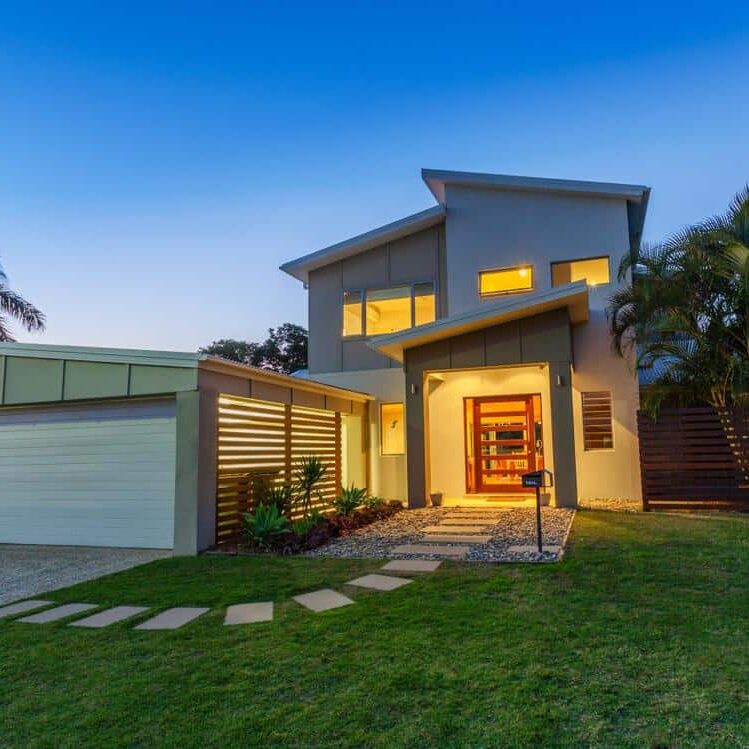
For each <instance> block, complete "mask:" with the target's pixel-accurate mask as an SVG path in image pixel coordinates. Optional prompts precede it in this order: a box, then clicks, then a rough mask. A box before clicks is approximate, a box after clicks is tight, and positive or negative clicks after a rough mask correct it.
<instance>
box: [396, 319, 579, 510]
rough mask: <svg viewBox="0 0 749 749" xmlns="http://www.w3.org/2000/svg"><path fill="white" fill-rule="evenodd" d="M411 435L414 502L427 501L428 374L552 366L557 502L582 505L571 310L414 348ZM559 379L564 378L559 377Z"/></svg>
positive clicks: (409, 358) (409, 377) (409, 384)
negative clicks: (533, 365)
mask: <svg viewBox="0 0 749 749" xmlns="http://www.w3.org/2000/svg"><path fill="white" fill-rule="evenodd" d="M405 354H406V357H405V371H406V393H407V396H406V440H407V445H408V456H407V458H408V502H409V506H410V507H423V506H424V504H425V503H426V487H427V463H426V451H425V399H426V397H427V394H426V393H425V392H424V383H425V376H426V374H427V373H428V372H439V371H444V370H451V369H468V368H474V367H495V366H502V365H509V364H542V363H548V365H549V379H550V382H551V390H550V399H551V404H550V405H551V421H552V424H551V426H552V432H553V434H554V435H555V438H554V440H553V455H554V466H555V469H556V476H555V479H556V502H557V505H559V506H562V507H575V506H577V475H576V464H575V430H574V424H573V419H572V383H571V362H572V339H571V334H570V324H569V318H568V316H567V311H566V310H559V311H554V312H547V313H544V314H542V315H535V316H533V317H528V318H525V319H522V320H518V321H515V322H511V323H506V324H505V325H497V326H495V327H492V328H487V329H486V330H481V331H477V332H476V333H467V334H464V335H460V336H455V337H454V338H449V339H447V340H444V341H438V342H435V343H430V344H426V345H424V346H419V347H416V348H413V349H408V350H407V351H406V352H405ZM558 378H559V379H558Z"/></svg>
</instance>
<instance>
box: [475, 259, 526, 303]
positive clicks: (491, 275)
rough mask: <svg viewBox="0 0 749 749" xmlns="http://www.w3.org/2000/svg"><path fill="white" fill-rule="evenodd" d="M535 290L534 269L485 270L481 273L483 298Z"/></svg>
mask: <svg viewBox="0 0 749 749" xmlns="http://www.w3.org/2000/svg"><path fill="white" fill-rule="evenodd" d="M532 288H533V269H532V268H531V267H530V266H528V265H524V266H520V267H517V268H502V269H501V270H485V271H482V272H481V273H479V291H480V293H481V296H490V295H492V294H509V293H511V292H513V291H529V290H531V289H532Z"/></svg>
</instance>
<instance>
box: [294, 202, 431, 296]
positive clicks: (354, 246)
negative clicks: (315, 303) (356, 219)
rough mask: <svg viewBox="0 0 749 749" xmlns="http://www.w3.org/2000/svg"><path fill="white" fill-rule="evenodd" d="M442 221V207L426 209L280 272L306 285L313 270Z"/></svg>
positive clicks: (304, 258) (334, 246) (310, 256)
mask: <svg viewBox="0 0 749 749" xmlns="http://www.w3.org/2000/svg"><path fill="white" fill-rule="evenodd" d="M444 220H445V208H444V206H441V205H436V206H433V207H432V208H427V209H426V210H425V211H420V212H419V213H414V214H412V215H410V216H406V217H405V218H402V219H399V220H398V221H393V222H392V223H390V224H385V226H380V227H378V228H377V229H372V231H368V232H365V233H364V234H359V235H358V236H356V237H352V238H351V239H347V240H345V241H343V242H339V243H338V244H334V245H331V246H330V247H325V248H323V249H322V250H317V252H312V253H310V254H309V255H304V256H303V257H300V258H297V259H296V260H290V261H289V262H288V263H284V264H283V265H282V266H281V270H282V271H284V273H288V274H289V275H290V276H293V277H294V278H297V279H299V280H300V281H302V282H303V283H307V282H308V281H309V274H310V272H311V271H313V270H317V269H318V268H323V267H325V266H326V265H330V264H331V263H335V262H337V261H339V260H345V259H346V258H349V257H352V256H354V255H358V254H359V253H360V252H364V251H365V250H370V249H372V248H373V247H377V246H378V245H381V244H385V243H386V242H393V241H395V240H396V239H401V238H402V237H407V236H408V235H410V234H415V233H416V232H418V231H422V230H424V229H429V228H430V227H432V226H436V225H437V224H441V223H442V222H443V221H444Z"/></svg>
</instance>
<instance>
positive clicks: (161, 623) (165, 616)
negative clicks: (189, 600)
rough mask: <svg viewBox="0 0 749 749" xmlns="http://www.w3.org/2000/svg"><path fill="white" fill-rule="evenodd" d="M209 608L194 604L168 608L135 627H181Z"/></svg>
mask: <svg viewBox="0 0 749 749" xmlns="http://www.w3.org/2000/svg"><path fill="white" fill-rule="evenodd" d="M209 610H210V609H204V608H198V607H194V606H185V607H177V608H173V609H167V610H166V611H162V612H161V613H160V614H157V615H156V616H154V617H153V619H148V620H147V621H145V622H143V624H139V625H138V626H137V627H135V629H179V628H180V627H184V625H185V624H189V623H190V622H191V621H192V620H193V619H197V618H198V617H199V616H202V615H203V614H205V612H206V611H209Z"/></svg>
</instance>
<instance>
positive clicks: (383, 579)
mask: <svg viewBox="0 0 749 749" xmlns="http://www.w3.org/2000/svg"><path fill="white" fill-rule="evenodd" d="M412 582H413V580H409V579H408V578H406V577H392V576H390V575H364V576H363V577H357V578H356V580H349V581H348V582H347V583H346V585H356V586H357V587H359V588H371V589H372V590H395V589H396V588H401V587H403V586H404V585H408V584H409V583H412Z"/></svg>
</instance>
